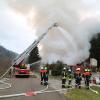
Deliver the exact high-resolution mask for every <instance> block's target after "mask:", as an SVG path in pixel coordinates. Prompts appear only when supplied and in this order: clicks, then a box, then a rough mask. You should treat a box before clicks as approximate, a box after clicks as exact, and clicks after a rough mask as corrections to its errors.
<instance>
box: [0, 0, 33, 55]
mask: <svg viewBox="0 0 100 100" xmlns="http://www.w3.org/2000/svg"><path fill="white" fill-rule="evenodd" d="M34 39H35V36H34V30H32V27H30V26H29V25H28V22H27V20H26V18H25V17H24V16H23V15H21V14H19V13H17V12H15V11H14V10H13V9H11V8H9V7H8V6H7V5H6V4H5V3H4V2H3V0H0V45H2V46H4V47H5V48H7V49H9V50H12V51H14V52H17V53H21V52H23V51H24V50H25V49H26V48H27V47H28V46H29V45H30V44H31V43H32V42H33V41H34Z"/></svg>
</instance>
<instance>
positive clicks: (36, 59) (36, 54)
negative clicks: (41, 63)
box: [28, 47, 41, 64]
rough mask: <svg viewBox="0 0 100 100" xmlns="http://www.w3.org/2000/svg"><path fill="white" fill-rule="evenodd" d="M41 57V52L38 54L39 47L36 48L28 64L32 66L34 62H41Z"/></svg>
mask: <svg viewBox="0 0 100 100" xmlns="http://www.w3.org/2000/svg"><path fill="white" fill-rule="evenodd" d="M40 59H41V58H40V56H39V52H38V47H35V48H34V49H33V50H32V51H31V52H30V55H29V58H28V63H29V64H31V63H33V62H36V61H38V60H40Z"/></svg>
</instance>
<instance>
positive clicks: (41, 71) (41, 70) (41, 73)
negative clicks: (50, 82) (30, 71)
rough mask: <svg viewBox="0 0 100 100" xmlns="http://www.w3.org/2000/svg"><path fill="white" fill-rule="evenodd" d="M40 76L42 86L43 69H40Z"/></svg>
mask: <svg viewBox="0 0 100 100" xmlns="http://www.w3.org/2000/svg"><path fill="white" fill-rule="evenodd" d="M40 76H41V85H43V81H44V68H43V67H41V69H40Z"/></svg>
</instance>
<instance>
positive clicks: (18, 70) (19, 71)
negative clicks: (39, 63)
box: [15, 67, 30, 77]
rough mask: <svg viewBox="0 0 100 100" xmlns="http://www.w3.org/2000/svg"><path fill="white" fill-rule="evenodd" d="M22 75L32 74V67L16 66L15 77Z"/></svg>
mask: <svg viewBox="0 0 100 100" xmlns="http://www.w3.org/2000/svg"><path fill="white" fill-rule="evenodd" d="M20 76H25V77H29V76H30V69H29V68H27V67H25V68H21V67H15V77H20Z"/></svg>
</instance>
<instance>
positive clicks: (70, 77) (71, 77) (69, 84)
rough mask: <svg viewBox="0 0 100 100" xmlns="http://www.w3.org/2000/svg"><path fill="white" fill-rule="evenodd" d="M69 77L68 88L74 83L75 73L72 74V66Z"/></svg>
mask: <svg viewBox="0 0 100 100" xmlns="http://www.w3.org/2000/svg"><path fill="white" fill-rule="evenodd" d="M67 78H68V88H70V87H71V85H72V79H73V75H72V70H71V68H69V69H68V75H67Z"/></svg>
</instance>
